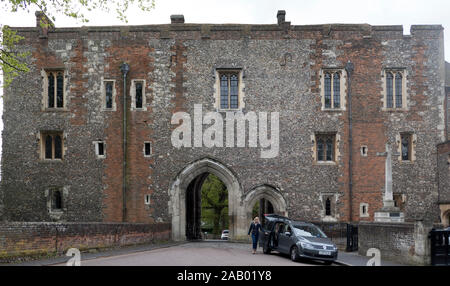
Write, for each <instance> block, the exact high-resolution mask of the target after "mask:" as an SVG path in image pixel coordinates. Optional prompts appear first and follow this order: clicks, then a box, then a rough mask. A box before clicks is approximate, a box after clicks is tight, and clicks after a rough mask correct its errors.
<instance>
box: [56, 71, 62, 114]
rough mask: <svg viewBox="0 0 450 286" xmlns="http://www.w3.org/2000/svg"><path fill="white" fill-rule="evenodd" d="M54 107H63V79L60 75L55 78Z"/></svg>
mask: <svg viewBox="0 0 450 286" xmlns="http://www.w3.org/2000/svg"><path fill="white" fill-rule="evenodd" d="M56 107H58V108H61V107H64V77H63V75H62V73H58V75H57V76H56Z"/></svg>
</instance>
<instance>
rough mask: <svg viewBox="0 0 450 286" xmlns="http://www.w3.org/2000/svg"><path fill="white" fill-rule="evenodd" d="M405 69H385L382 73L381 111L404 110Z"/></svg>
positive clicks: (405, 95)
mask: <svg viewBox="0 0 450 286" xmlns="http://www.w3.org/2000/svg"><path fill="white" fill-rule="evenodd" d="M406 76H407V74H406V69H404V68H395V69H394V68H387V69H384V70H383V73H382V83H383V109H384V110H406V109H407V106H408V105H407V94H406Z"/></svg>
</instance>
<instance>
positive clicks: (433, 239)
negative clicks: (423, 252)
mask: <svg viewBox="0 0 450 286" xmlns="http://www.w3.org/2000/svg"><path fill="white" fill-rule="evenodd" d="M449 236H450V228H447V229H432V230H431V231H430V236H429V237H430V244H431V265H450V242H449Z"/></svg>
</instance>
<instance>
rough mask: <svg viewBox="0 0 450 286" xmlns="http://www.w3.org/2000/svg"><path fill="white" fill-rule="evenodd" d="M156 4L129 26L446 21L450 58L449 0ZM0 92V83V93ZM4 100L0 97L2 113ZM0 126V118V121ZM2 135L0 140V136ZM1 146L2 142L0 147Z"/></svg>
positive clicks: (31, 21)
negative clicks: (280, 14)
mask: <svg viewBox="0 0 450 286" xmlns="http://www.w3.org/2000/svg"><path fill="white" fill-rule="evenodd" d="M155 4H156V5H155V9H154V10H152V11H151V12H145V13H144V12H141V11H139V9H137V8H132V9H130V10H129V12H128V13H127V15H128V20H129V22H128V24H129V25H144V24H164V23H169V22H170V15H173V14H183V15H184V19H185V22H186V23H242V24H251V23H253V24H274V23H276V13H277V11H278V10H286V21H290V22H291V24H293V25H309V24H328V23H367V24H371V25H403V29H404V32H403V33H404V34H409V29H410V26H411V25H415V24H441V25H442V26H444V29H445V30H444V39H445V58H446V60H447V61H450V1H449V0H427V1H423V0H421V1H418V0H364V1H363V0H338V1H330V0H298V1H293V0H290V1H288V0H240V1H238V0H227V1H224V0H221V1H219V0H155ZM87 16H88V18H89V20H90V22H89V23H88V24H86V25H89V26H105V25H125V23H123V22H121V21H120V20H118V19H117V18H116V16H115V14H114V13H109V14H108V13H99V12H95V13H92V14H88V15H87ZM0 24H2V25H9V26H12V27H33V26H35V25H36V20H35V16H34V11H30V13H29V14H28V13H26V12H20V13H10V12H6V11H0ZM55 25H56V27H75V26H82V24H81V23H77V22H76V21H74V20H72V19H68V18H65V17H63V16H57V18H56V22H55ZM2 94H3V92H2V90H1V88H0V95H2ZM2 111H3V104H2V102H0V112H2ZM0 129H1V130H2V129H3V123H2V121H1V120H0ZM0 140H1V139H0ZM0 148H1V147H0Z"/></svg>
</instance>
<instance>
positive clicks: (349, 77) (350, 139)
mask: <svg viewBox="0 0 450 286" xmlns="http://www.w3.org/2000/svg"><path fill="white" fill-rule="evenodd" d="M345 71H346V72H347V82H348V83H347V98H348V196H349V200H348V201H349V222H351V221H352V218H353V204H352V199H353V195H352V191H353V170H352V168H353V161H352V157H353V156H352V151H353V134H352V92H351V91H352V88H351V82H352V74H353V63H352V62H350V61H348V62H347V64H346V65H345Z"/></svg>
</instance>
